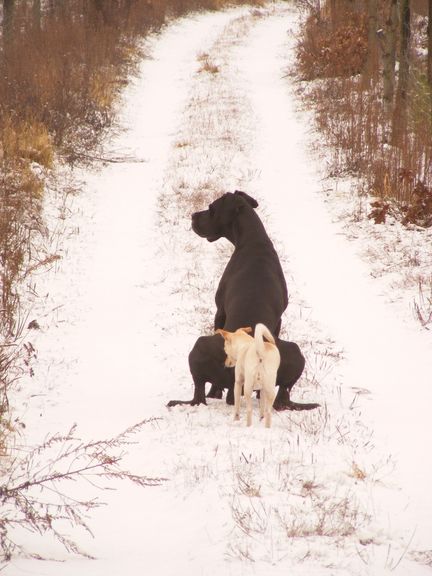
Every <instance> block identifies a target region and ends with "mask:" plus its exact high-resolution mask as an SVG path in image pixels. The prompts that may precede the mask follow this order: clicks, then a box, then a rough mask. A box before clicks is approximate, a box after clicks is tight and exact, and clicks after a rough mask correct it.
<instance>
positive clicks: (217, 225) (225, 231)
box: [192, 190, 258, 242]
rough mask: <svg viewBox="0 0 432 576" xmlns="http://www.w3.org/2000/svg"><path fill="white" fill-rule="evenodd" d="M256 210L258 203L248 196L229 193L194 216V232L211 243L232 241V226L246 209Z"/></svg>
mask: <svg viewBox="0 0 432 576" xmlns="http://www.w3.org/2000/svg"><path fill="white" fill-rule="evenodd" d="M251 206H252V208H256V207H257V206H258V202H257V201H256V200H255V199H254V198H252V196H249V194H246V192H240V191H239V190H236V191H235V192H234V194H233V193H231V192H227V193H226V194H224V195H223V196H221V197H220V198H218V199H217V200H215V201H214V202H212V203H211V204H210V206H209V207H208V210H203V211H202V212H195V213H194V214H192V230H193V231H194V232H195V233H196V234H198V236H201V238H207V240H208V241H209V242H214V241H215V240H219V238H222V237H225V238H228V239H231V231H232V224H233V222H234V220H235V218H236V217H237V215H238V214H239V212H240V211H241V210H242V209H244V208H250V207H251Z"/></svg>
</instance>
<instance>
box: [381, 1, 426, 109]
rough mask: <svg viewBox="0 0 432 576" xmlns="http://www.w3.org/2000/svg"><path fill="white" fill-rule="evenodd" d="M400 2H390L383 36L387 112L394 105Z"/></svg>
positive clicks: (384, 94)
mask: <svg viewBox="0 0 432 576" xmlns="http://www.w3.org/2000/svg"><path fill="white" fill-rule="evenodd" d="M431 1H432V0H431ZM398 21H399V18H398V0H390V5H389V6H388V12H387V17H386V20H385V26H384V29H383V30H382V34H381V39H382V40H381V47H382V60H383V98H384V104H385V106H386V109H387V111H389V110H390V109H391V106H392V104H393V96H394V89H395V67H396V46H397V28H398Z"/></svg>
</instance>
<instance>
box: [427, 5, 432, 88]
mask: <svg viewBox="0 0 432 576" xmlns="http://www.w3.org/2000/svg"><path fill="white" fill-rule="evenodd" d="M428 8H429V11H428V27H427V35H428V60H427V63H428V66H427V75H428V82H429V85H431V86H432V0H429V2H428Z"/></svg>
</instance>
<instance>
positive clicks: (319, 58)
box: [297, 11, 367, 80]
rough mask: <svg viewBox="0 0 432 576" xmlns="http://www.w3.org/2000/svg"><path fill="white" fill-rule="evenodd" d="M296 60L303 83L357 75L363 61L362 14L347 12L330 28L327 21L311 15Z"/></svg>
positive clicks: (363, 33) (331, 24) (363, 19)
mask: <svg viewBox="0 0 432 576" xmlns="http://www.w3.org/2000/svg"><path fill="white" fill-rule="evenodd" d="M297 57H298V64H299V70H300V73H301V76H302V77H303V78H304V79H305V80H312V79H315V78H330V77H348V76H353V75H355V74H359V73H360V72H361V71H362V69H363V67H364V65H365V63H366V58H367V29H366V23H365V16H364V14H362V13H358V12H352V11H347V12H346V14H345V16H344V17H343V18H341V19H340V20H339V21H338V23H337V27H336V28H334V25H333V23H332V22H330V20H329V19H328V18H325V17H323V16H322V15H321V14H320V15H318V13H317V12H313V13H312V14H311V15H310V16H309V17H308V18H307V20H306V22H305V25H304V29H303V31H302V38H301V40H300V42H299V44H298V46H297Z"/></svg>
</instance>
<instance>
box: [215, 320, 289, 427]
mask: <svg viewBox="0 0 432 576" xmlns="http://www.w3.org/2000/svg"><path fill="white" fill-rule="evenodd" d="M250 332H252V328H250V327H247V328H239V329H238V330H236V331H235V332H227V331H226V330H216V334H221V335H222V336H223V338H224V340H225V353H226V355H227V357H226V360H225V366H228V367H233V366H235V382H234V410H235V412H234V420H239V419H240V399H241V392H242V388H243V387H244V395H245V398H246V406H247V408H246V410H247V425H248V426H250V425H251V424H252V392H253V391H254V390H260V416H261V418H264V417H265V426H266V428H270V426H271V412H272V407H273V402H274V399H275V396H276V376H277V371H278V368H279V365H280V354H279V350H278V349H277V347H276V345H275V341H274V338H273V336H272V334H271V333H270V330H269V329H268V328H267V327H266V326H264V324H257V325H256V326H255V338H252V336H249V334H248V333H250ZM264 337H265V338H266V339H267V340H268V342H265V341H264Z"/></svg>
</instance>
